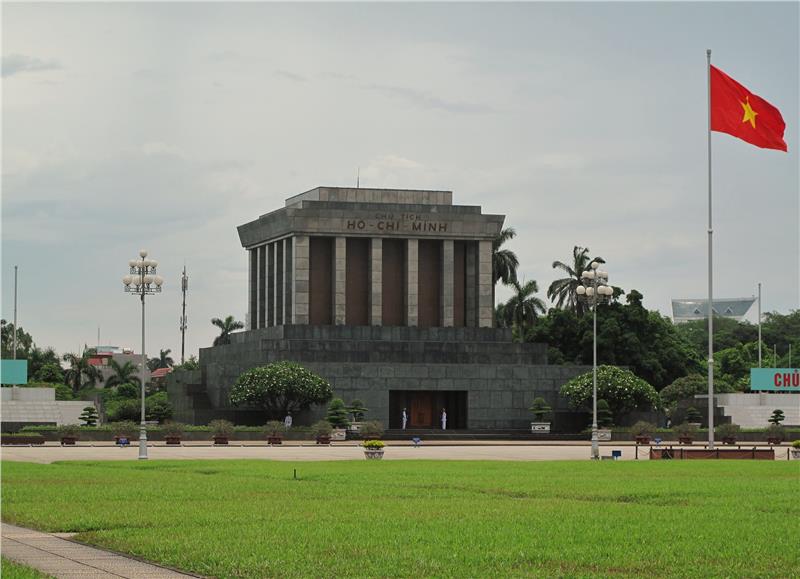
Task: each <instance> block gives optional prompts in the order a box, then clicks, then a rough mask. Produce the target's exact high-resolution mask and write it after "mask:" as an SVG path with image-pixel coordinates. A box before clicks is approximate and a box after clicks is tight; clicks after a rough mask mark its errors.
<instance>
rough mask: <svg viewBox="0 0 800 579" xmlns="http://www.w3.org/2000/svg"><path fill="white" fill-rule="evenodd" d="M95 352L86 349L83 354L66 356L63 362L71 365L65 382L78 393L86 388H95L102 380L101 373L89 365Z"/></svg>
mask: <svg viewBox="0 0 800 579" xmlns="http://www.w3.org/2000/svg"><path fill="white" fill-rule="evenodd" d="M92 355H93V351H92V350H90V349H88V348H84V350H83V354H81V355H80V356H79V355H77V354H64V356H63V360H64V361H65V362H67V363H68V364H69V368H68V369H67V371H66V372H65V373H64V381H65V382H66V383H67V384H69V385H70V386H71V387H72V391H73V392H74V393H77V392H78V390H80V389H81V388H83V387H84V386H94V385H95V384H96V383H97V381H98V380H100V378H101V375H100V371H99V370H98V369H97V368H96V367H94V366H92V365H91V364H90V363H89V358H90V357H91V356H92Z"/></svg>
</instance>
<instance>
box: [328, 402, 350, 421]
mask: <svg viewBox="0 0 800 579" xmlns="http://www.w3.org/2000/svg"><path fill="white" fill-rule="evenodd" d="M325 419H326V420H327V421H328V422H330V423H331V424H332V425H333V427H334V428H347V427H348V426H349V425H350V421H349V420H348V419H347V407H346V406H345V405H344V401H343V400H342V399H341V398H334V399H333V400H331V403H330V404H329V405H328V414H327V416H326V417H325Z"/></svg>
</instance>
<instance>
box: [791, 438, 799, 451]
mask: <svg viewBox="0 0 800 579" xmlns="http://www.w3.org/2000/svg"><path fill="white" fill-rule="evenodd" d="M792 448H797V449H800V440H793V441H792Z"/></svg>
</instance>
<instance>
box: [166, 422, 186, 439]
mask: <svg viewBox="0 0 800 579" xmlns="http://www.w3.org/2000/svg"><path fill="white" fill-rule="evenodd" d="M184 430H186V427H185V426H184V425H183V424H181V423H180V422H165V423H164V424H163V425H162V426H161V431H162V432H163V433H164V440H166V441H167V444H180V443H181V437H182V436H183V431H184Z"/></svg>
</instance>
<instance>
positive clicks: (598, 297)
mask: <svg viewBox="0 0 800 579" xmlns="http://www.w3.org/2000/svg"><path fill="white" fill-rule="evenodd" d="M599 268H600V263H599V262H596V261H593V262H592V264H591V269H587V270H586V271H584V272H583V273H582V274H581V284H582V285H579V286H578V287H577V288H576V290H575V293H576V294H578V299H579V300H581V301H584V302H586V303H587V304H588V305H589V307H590V308H592V318H593V319H592V336H593V341H592V459H594V460H598V459H599V458H600V442H599V441H598V439H597V306H598V304H602V303H606V302H608V301H609V300H610V299H611V296H612V295H613V294H614V290H613V289H611V286H609V285H608V272H607V271H603V270H601V269H599Z"/></svg>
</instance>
